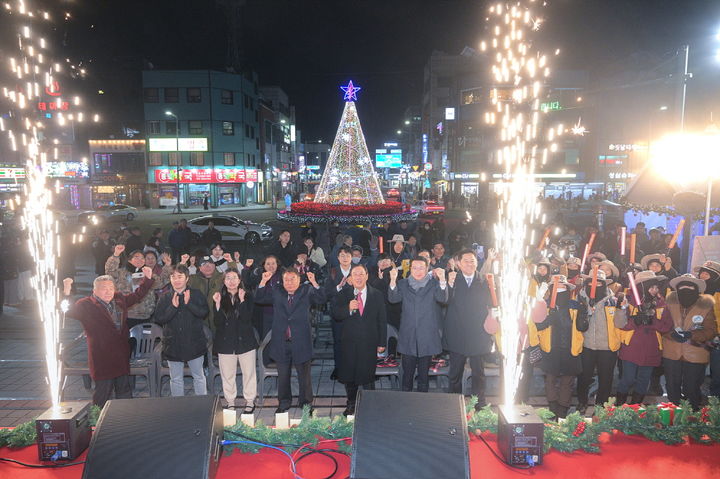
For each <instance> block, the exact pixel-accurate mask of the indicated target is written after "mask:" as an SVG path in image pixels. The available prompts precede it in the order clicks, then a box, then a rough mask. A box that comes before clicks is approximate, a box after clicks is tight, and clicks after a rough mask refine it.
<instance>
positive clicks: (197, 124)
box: [188, 120, 203, 135]
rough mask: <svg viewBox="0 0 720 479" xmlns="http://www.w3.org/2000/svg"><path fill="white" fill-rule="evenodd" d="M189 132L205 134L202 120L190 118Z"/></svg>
mask: <svg viewBox="0 0 720 479" xmlns="http://www.w3.org/2000/svg"><path fill="white" fill-rule="evenodd" d="M188 132H189V133H190V134H191V135H202V134H203V124H202V120H190V121H189V122H188Z"/></svg>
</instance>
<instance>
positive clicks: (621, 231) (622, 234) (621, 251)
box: [620, 226, 627, 256]
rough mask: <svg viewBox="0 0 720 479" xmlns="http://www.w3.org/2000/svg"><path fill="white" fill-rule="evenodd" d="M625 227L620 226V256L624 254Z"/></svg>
mask: <svg viewBox="0 0 720 479" xmlns="http://www.w3.org/2000/svg"><path fill="white" fill-rule="evenodd" d="M626 234H627V229H626V227H625V226H623V227H621V228H620V256H625V235H626Z"/></svg>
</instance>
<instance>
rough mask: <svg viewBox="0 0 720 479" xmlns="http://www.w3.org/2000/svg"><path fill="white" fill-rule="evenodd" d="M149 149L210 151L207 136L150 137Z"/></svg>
mask: <svg viewBox="0 0 720 479" xmlns="http://www.w3.org/2000/svg"><path fill="white" fill-rule="evenodd" d="M178 145H179V147H178ZM148 150H149V151H208V139H207V138H150V139H149V141H148Z"/></svg>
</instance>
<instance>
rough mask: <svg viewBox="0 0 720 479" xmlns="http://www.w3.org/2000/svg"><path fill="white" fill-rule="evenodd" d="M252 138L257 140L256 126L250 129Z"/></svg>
mask: <svg viewBox="0 0 720 479" xmlns="http://www.w3.org/2000/svg"><path fill="white" fill-rule="evenodd" d="M250 138H252V139H253V140H254V139H255V127H254V126H251V127H250Z"/></svg>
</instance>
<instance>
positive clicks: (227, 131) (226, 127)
mask: <svg viewBox="0 0 720 479" xmlns="http://www.w3.org/2000/svg"><path fill="white" fill-rule="evenodd" d="M222 129H223V135H225V136H233V135H234V134H235V126H234V125H233V122H231V121H224V122H222Z"/></svg>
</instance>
